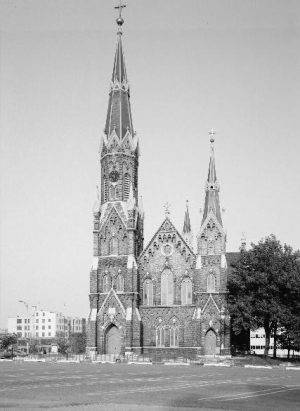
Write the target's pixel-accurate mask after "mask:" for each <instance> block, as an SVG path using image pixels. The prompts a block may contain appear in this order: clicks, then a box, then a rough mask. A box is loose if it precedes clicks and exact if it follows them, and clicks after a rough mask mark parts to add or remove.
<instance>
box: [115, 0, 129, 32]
mask: <svg viewBox="0 0 300 411" xmlns="http://www.w3.org/2000/svg"><path fill="white" fill-rule="evenodd" d="M124 7H126V4H122V0H120V1H119V5H118V6H115V9H117V10H119V17H117V19H116V22H117V25H118V26H119V30H118V34H122V26H123V23H124V19H123V17H122V9H123V8H124Z"/></svg>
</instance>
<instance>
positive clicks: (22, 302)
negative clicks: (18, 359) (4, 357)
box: [19, 300, 31, 354]
mask: <svg viewBox="0 0 300 411" xmlns="http://www.w3.org/2000/svg"><path fill="white" fill-rule="evenodd" d="M19 303H21V304H24V305H25V307H26V311H27V331H29V332H28V338H27V344H26V346H27V347H26V348H27V354H29V345H30V330H31V324H30V320H29V314H28V307H29V305H28V303H27V302H26V301H23V300H19ZM28 323H29V324H30V325H29V326H28ZM28 340H29V341H28Z"/></svg>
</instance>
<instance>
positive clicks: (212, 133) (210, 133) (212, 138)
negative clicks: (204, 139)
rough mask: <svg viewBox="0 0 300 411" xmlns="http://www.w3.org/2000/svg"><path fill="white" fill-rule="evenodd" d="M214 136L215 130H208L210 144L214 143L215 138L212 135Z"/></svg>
mask: <svg viewBox="0 0 300 411" xmlns="http://www.w3.org/2000/svg"><path fill="white" fill-rule="evenodd" d="M215 134H216V130H214V129H213V128H212V129H211V130H210V132H209V135H210V139H209V140H210V142H211V143H214V142H215V137H214V135H215Z"/></svg>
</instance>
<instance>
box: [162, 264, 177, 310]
mask: <svg viewBox="0 0 300 411" xmlns="http://www.w3.org/2000/svg"><path fill="white" fill-rule="evenodd" d="M173 301H174V283H173V273H172V271H171V270H169V269H166V270H165V271H164V272H163V273H162V275H161V305H172V304H173Z"/></svg>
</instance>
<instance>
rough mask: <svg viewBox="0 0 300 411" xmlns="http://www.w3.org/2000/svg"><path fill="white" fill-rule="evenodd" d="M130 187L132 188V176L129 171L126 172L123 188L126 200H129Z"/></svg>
mask: <svg viewBox="0 0 300 411" xmlns="http://www.w3.org/2000/svg"><path fill="white" fill-rule="evenodd" d="M129 189H130V176H129V174H128V173H126V174H125V175H124V188H123V195H124V201H126V200H128V197H129Z"/></svg>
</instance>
